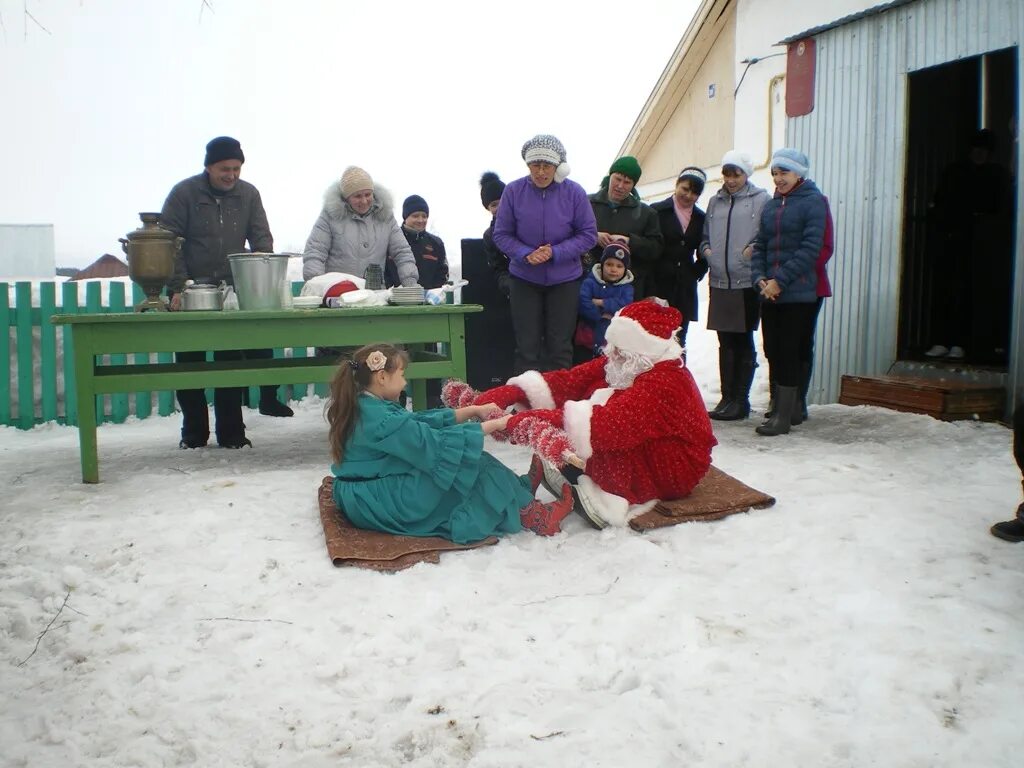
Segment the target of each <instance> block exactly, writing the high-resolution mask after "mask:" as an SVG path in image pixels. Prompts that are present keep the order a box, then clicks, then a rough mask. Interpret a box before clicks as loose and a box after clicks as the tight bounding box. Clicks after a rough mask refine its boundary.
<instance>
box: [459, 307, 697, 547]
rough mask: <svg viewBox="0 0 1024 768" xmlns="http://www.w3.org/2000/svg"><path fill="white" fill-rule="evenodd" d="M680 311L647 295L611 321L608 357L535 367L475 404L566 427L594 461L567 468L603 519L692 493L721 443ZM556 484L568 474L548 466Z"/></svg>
mask: <svg viewBox="0 0 1024 768" xmlns="http://www.w3.org/2000/svg"><path fill="white" fill-rule="evenodd" d="M681 324H682V316H681V315H680V314H679V310H677V309H675V308H673V307H668V306H663V305H662V304H661V303H660V302H659V300H654V299H648V300H645V301H639V302H635V303H633V304H629V305H628V306H626V307H624V308H623V309H622V310H621V311H619V312H618V313H617V314H616V315H615V316H614V317H613V318H612V321H611V324H610V325H609V327H608V332H607V335H606V340H607V346H606V347H605V349H604V355H602V356H601V357H599V358H596V359H594V360H591V361H589V362H586V363H583V364H581V365H577V366H575V367H574V368H570V369H568V370H561V371H550V372H547V373H540V372H538V371H526V372H524V373H522V374H520V375H519V376H514V377H513V378H511V379H509V380H508V382H507V383H506V384H505V385H503V386H500V387H495V388H493V389H490V390H487V391H486V392H483V393H481V394H480V395H478V396H477V397H476V399H475V403H476V404H480V405H482V404H487V403H493V404H494V405H496V406H498V407H499V408H508V407H509V406H512V405H517V406H518V407H519V408H526V409H529V410H522V411H520V412H519V413H517V414H516V415H514V416H513V417H512V418H511V419H510V420H509V424H508V431H509V432H512V431H513V430H514V429H515V427H516V424H517V422H518V420H522V419H524V418H528V417H537V418H540V419H542V420H543V421H545V422H548V423H550V424H552V425H554V426H555V427H558V428H560V429H562V430H564V431H565V433H566V434H567V435H568V436H569V439H570V440H571V442H572V445H573V448H574V449H575V452H576V455H577V456H579V458H581V459H583V460H584V461H585V462H586V469H585V470H584V471H583V472H582V473H581V474H579V475H578V476H575V474H576V473H573V472H572V471H571V468H567V470H566V475H565V476H566V477H568V478H569V480H570V482H572V483H573V485H574V490H575V492H576V498H577V502H578V503H579V505H580V506H581V507H582V509H581V511H582V512H583V513H584V514H585V515H586V516H587V517H589V518H590V519H591V521H592V522H594V523H595V525H597V526H598V527H603V525H604V524H612V525H619V526H624V525H626V524H627V523H628V522H629V520H630V519H632V518H633V517H635V516H636V515H639V514H642V513H643V512H646V511H647V510H649V509H651V508H652V507H653V506H654V505H655V504H657V503H658V502H659V501H663V500H664V501H668V500H671V499H678V498H682V497H684V496H687V495H688V494H689V493H690V491H692V490H693V489H694V487H695V486H696V485H697V483H699V482H700V480H701V479H702V478H703V477H704V475H705V474H706V473H707V471H708V468H709V467H710V465H711V449H712V448H713V447H714V446H715V445H716V444H717V441H716V440H715V436H714V434H713V433H712V430H711V422H710V420H709V419H708V415H707V409H706V407H705V405H704V399H703V398H702V397H701V394H700V391H699V390H698V388H697V384H696V382H694V380H693V376H692V375H691V374H690V371H689V370H688V369H687V368H686V366H685V364H684V362H683V350H682V347H681V346H680V345H679V342H678V340H677V333H678V331H679V328H680V326H681ZM545 469H546V471H545V480H546V482H545V485H547V486H548V487H549V490H554V491H557V490H560V488H551V486H552V485H553V484H557V483H558V482H564V481H563V480H560V478H559V477H558V475H557V474H556V473H553V472H552V471H551V470H552V469H553V468H552V467H550V466H548V467H546V468H545Z"/></svg>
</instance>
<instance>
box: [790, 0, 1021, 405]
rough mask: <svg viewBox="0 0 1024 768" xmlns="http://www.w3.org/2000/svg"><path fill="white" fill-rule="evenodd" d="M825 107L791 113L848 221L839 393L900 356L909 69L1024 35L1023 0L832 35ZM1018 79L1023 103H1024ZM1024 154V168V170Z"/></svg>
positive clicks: (824, 356) (839, 309)
mask: <svg viewBox="0 0 1024 768" xmlns="http://www.w3.org/2000/svg"><path fill="white" fill-rule="evenodd" d="M816 37H817V75H816V84H815V108H814V111H813V112H811V114H810V115H807V116H805V117H799V118H793V119H790V120H788V121H787V128H786V136H787V143H788V144H789V145H790V146H795V147H799V148H800V149H802V150H803V151H804V152H806V153H807V154H808V156H809V157H810V158H811V161H812V167H811V177H812V178H813V179H814V180H815V181H816V182H817V183H818V185H819V186H820V187H821V189H822V191H823V192H824V193H825V194H826V195H828V197H829V199H830V201H831V204H832V209H833V212H834V216H835V219H836V255H835V258H834V260H833V261H832V263H831V265H830V269H829V272H830V276H831V277H832V284H833V291H834V293H835V296H834V297H833V298H832V299H827V300H826V302H825V306H824V308H823V309H822V314H821V318H820V320H819V323H818V335H817V350H816V371H815V377H814V383H813V385H812V392H811V393H810V396H811V399H812V400H813V401H814V402H819V403H824V402H835V401H836V400H837V399H838V397H839V384H840V377H841V376H842V375H843V374H845V373H850V374H860V375H878V374H884V373H885V372H886V371H887V370H888V369H889V367H890V366H891V365H892V363H893V362H894V361H895V360H896V344H897V331H898V314H899V299H900V297H899V287H900V278H901V261H900V256H901V246H902V225H903V222H902V219H903V208H904V204H903V186H904V168H905V165H906V113H907V74H908V73H909V72H912V71H915V70H918V69H923V68H925V67H931V66H935V65H938V64H944V63H947V62H950V61H955V60H957V59H960V58H964V57H967V56H977V55H980V54H982V53H986V52H988V51H993V50H997V49H1001V48H1008V47H1011V46H1018V45H1020V41H1021V39H1022V37H1024V2H1021V0H919V2H916V3H911V4H908V5H904V6H901V7H898V8H895V9H893V10H890V11H886V12H883V13H879V14H877V15H874V16H868V17H866V18H863V19H860V20H858V21H854V22H851V23H849V24H845V25H843V26H840V27H836V28H834V29H831V30H827V31H825V32H822V33H820V34H819V35H817V36H816ZM1022 83H1024V77H1018V104H1021V103H1024V86H1022V85H1021V84H1022ZM1022 170H1024V156H1018V172H1017V178H1018V179H1021V178H1024V175H1022V173H1021V171H1022ZM1022 200H1024V184H1020V185H1018V226H1017V248H1016V254H1017V257H1016V269H1015V293H1014V295H1015V296H1016V297H1017V298H1016V300H1015V302H1014V309H1013V320H1012V324H1013V327H1012V331H1011V333H1012V338H1011V348H1010V367H1009V377H1008V378H1009V380H1008V385H1009V387H1010V389H1011V391H1014V392H1016V393H1018V395H1019V394H1020V393H1021V388H1022V387H1024V350H1022V345H1024V306H1022V305H1024V257H1022V253H1024V226H1021V221H1020V212H1021V211H1024V204H1022Z"/></svg>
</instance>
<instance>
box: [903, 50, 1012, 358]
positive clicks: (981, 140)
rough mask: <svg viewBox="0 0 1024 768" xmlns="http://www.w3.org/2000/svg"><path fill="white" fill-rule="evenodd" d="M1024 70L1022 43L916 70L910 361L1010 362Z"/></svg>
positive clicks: (909, 219)
mask: <svg viewBox="0 0 1024 768" xmlns="http://www.w3.org/2000/svg"><path fill="white" fill-rule="evenodd" d="M1017 77H1018V62H1017V49H1016V48H1010V49H1006V50H1002V51H996V52H993V53H989V54H985V55H984V56H977V57H973V58H969V59H963V60H961V61H957V62H953V63H950V64H944V65H942V66H938V67H932V68H930V69H926V70H922V71H919V72H914V73H912V74H911V75H910V80H909V108H908V134H907V168H906V187H905V195H904V201H905V209H904V231H903V274H902V280H901V291H900V314H899V316H900V324H899V340H898V344H899V358H900V359H901V360H928V359H933V360H937V361H939V360H943V361H947V362H949V361H952V362H957V363H966V364H971V365H983V366H993V367H997V368H1004V369H1005V368H1006V366H1007V360H1008V351H1009V350H1008V347H1009V337H1010V318H1011V308H1012V302H1013V294H1012V285H1013V281H1012V277H1013V266H1012V265H1013V254H1014V248H1013V243H1014V242H1015V241H1014V237H1015V233H1014V223H1015V221H1016V193H1015V190H1014V187H1013V181H1012V175H1011V169H1013V168H1016V156H1015V155H1014V152H1015V147H1016V134H1017V118H1018V114H1017V97H1016V95H1017ZM981 129H985V130H984V131H982V130H981ZM957 348H958V349H957ZM943 349H945V350H946V352H945V353H944V354H943V353H942V350H943ZM960 351H962V352H963V355H962V356H961V355H959V354H958V353H959V352H960ZM950 352H952V353H953V354H952V355H950ZM929 353H932V354H929Z"/></svg>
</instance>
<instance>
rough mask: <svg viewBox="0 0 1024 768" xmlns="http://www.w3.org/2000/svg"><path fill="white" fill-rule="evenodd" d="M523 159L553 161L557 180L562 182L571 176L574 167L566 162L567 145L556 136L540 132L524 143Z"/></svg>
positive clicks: (541, 161) (533, 161) (528, 160)
mask: <svg viewBox="0 0 1024 768" xmlns="http://www.w3.org/2000/svg"><path fill="white" fill-rule="evenodd" d="M522 155H523V160H525V161H526V163H527V165H529V164H530V163H537V162H540V163H551V164H552V165H554V166H556V168H555V181H556V182H558V183H559V184H561V183H562V182H563V181H565V180H566V179H567V178H568V177H569V173H570V172H571V171H572V169H571V168H570V167H569V164H568V163H567V162H565V147H564V146H563V145H562V142H560V141H559V140H558V139H557V138H556V137H554V136H552V135H550V134H547V133H538V134H537V135H536V136H534V137H533V138H532V139H529V140H528V141H527V142H526V143H525V144H523V151H522Z"/></svg>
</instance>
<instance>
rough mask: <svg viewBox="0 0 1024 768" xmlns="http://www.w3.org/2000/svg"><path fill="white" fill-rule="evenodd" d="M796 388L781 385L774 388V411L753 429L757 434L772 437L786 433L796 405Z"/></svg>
mask: <svg viewBox="0 0 1024 768" xmlns="http://www.w3.org/2000/svg"><path fill="white" fill-rule="evenodd" d="M796 397H797V388H796V387H783V386H782V385H779V386H777V387H776V388H775V412H774V413H772V417H771V418H770V419H768V421H766V422H765V423H764V424H762V425H761V426H759V427H758V428H757V429H755V430H754V431H755V432H757V434H759V435H767V436H768V437H774V436H775V435H788V434H789V425H790V423H791V419H792V418H793V409H794V407H795V406H796Z"/></svg>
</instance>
